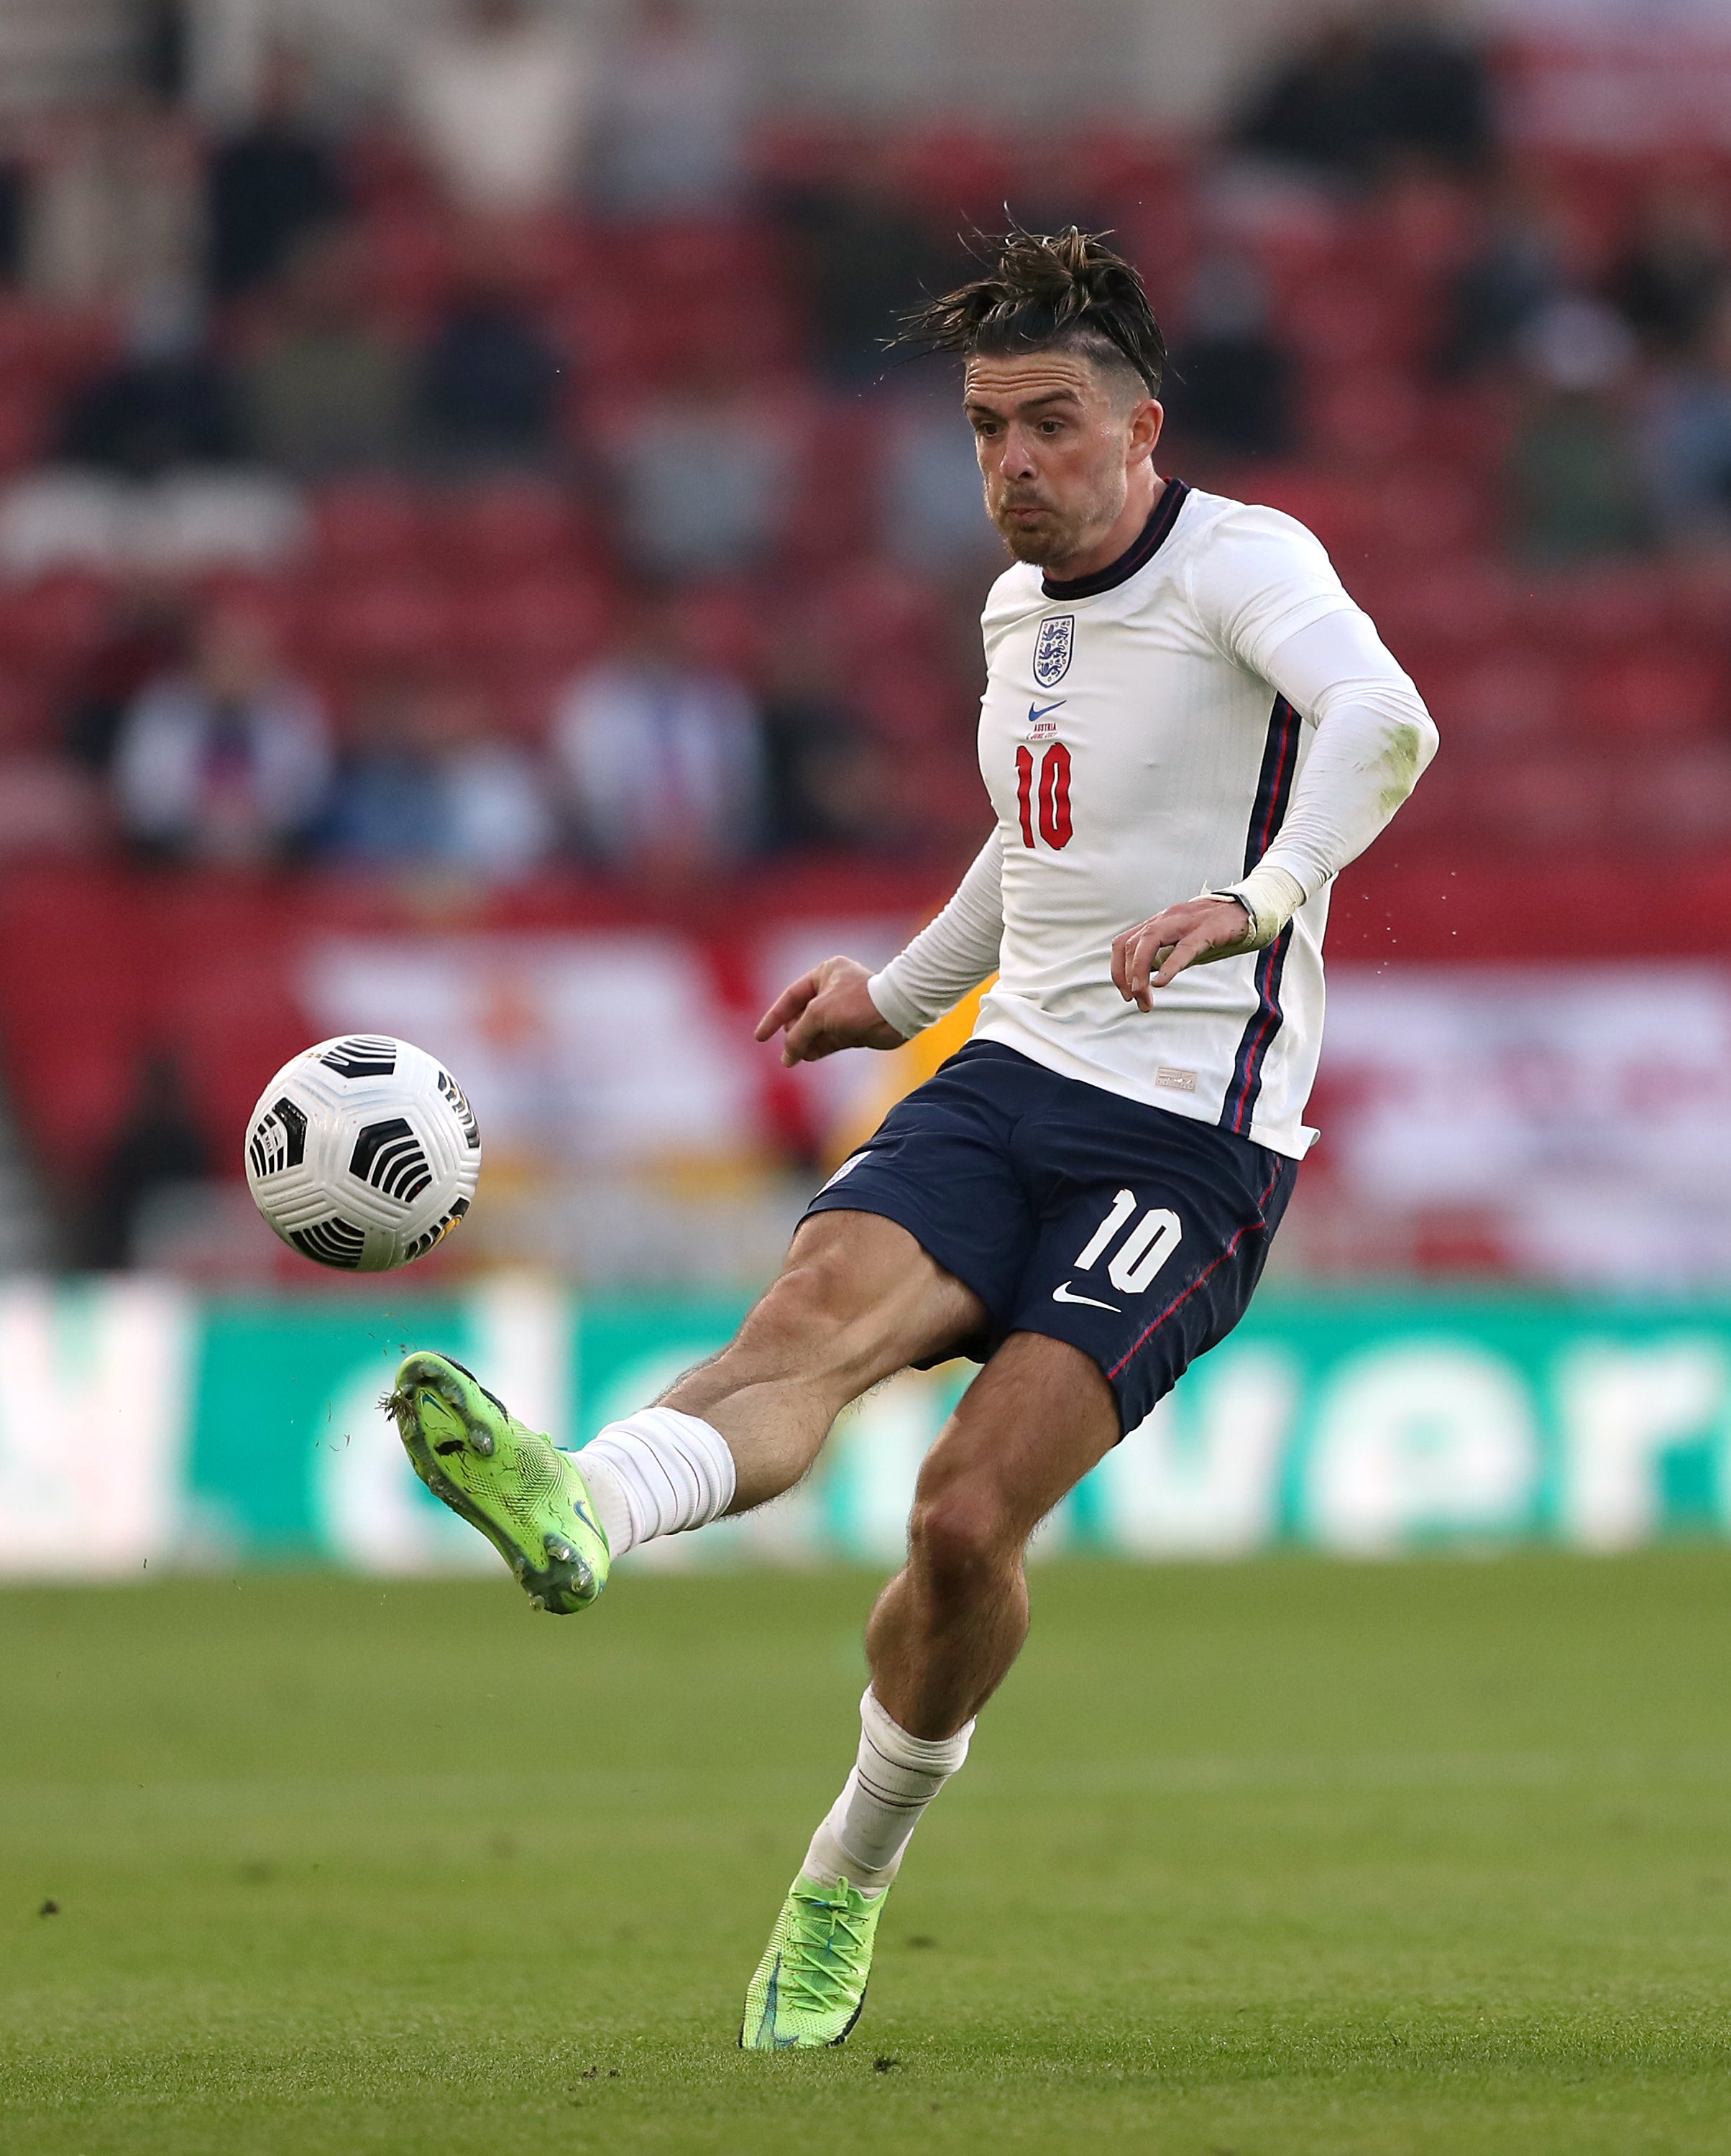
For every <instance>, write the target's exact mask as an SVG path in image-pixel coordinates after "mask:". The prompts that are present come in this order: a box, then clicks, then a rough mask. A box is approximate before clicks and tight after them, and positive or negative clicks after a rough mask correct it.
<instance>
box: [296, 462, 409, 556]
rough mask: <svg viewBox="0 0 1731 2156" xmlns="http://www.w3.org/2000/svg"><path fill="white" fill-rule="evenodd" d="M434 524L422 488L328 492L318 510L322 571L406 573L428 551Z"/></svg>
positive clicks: (372, 485) (401, 485)
mask: <svg viewBox="0 0 1731 2156" xmlns="http://www.w3.org/2000/svg"><path fill="white" fill-rule="evenodd" d="M428 525H429V516H428V511H427V500H426V497H425V495H424V493H423V492H422V491H421V490H420V489H419V488H418V487H413V486H410V485H408V483H407V482H406V481H403V480H393V479H385V478H378V479H366V480H348V481H346V482H345V483H344V484H342V485H337V486H331V487H326V489H325V490H323V491H322V492H321V494H320V495H319V496H318V498H317V500H316V503H315V505H314V526H315V531H316V548H317V557H318V561H319V563H320V566H321V567H323V568H325V569H327V570H331V571H341V572H345V573H347V572H354V571H362V572H370V571H373V570H377V569H380V568H390V569H395V570H399V571H400V570H401V569H402V568H403V567H404V566H405V565H407V564H408V563H409V562H412V561H413V560H414V559H415V558H416V557H418V556H419V554H420V553H421V552H423V550H424V547H425V545H426V542H427V531H428Z"/></svg>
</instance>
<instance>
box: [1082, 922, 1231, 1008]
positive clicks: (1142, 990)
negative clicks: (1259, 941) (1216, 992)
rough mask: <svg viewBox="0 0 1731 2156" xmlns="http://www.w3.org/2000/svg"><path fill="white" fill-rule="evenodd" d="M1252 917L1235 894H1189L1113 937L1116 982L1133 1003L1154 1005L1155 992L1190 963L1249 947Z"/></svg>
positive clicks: (1145, 1006) (1226, 954) (1126, 1000)
mask: <svg viewBox="0 0 1731 2156" xmlns="http://www.w3.org/2000/svg"><path fill="white" fill-rule="evenodd" d="M1249 934H1250V916H1249V914H1248V913H1247V912H1246V911H1245V909H1244V907H1243V906H1240V904H1239V902H1238V901H1237V900H1236V899H1235V898H1189V899H1186V900H1185V901H1184V904H1183V905H1182V906H1168V907H1167V908H1166V910H1165V911H1164V912H1163V913H1157V914H1156V915H1155V916H1154V917H1153V920H1152V921H1143V923H1142V925H1141V927H1139V928H1127V929H1126V930H1125V931H1124V932H1123V934H1122V936H1119V937H1115V938H1114V939H1113V942H1112V985H1113V987H1114V988H1117V992H1118V993H1119V994H1120V995H1121V996H1122V998H1124V1001H1125V1002H1126V1003H1127V1004H1136V1005H1137V1006H1138V1009H1142V1010H1152V1009H1153V1007H1154V997H1153V992H1154V990H1155V989H1156V988H1169V987H1170V985H1171V984H1172V983H1173V982H1174V981H1175V980H1176V979H1177V978H1178V977H1179V974H1180V973H1183V971H1184V968H1185V967H1186V966H1200V965H1205V964H1206V963H1207V962H1208V961H1209V960H1210V958H1228V957H1232V956H1233V954H1234V953H1235V952H1239V951H1243V950H1246V949H1247V948H1248V947H1249V946H1248V944H1247V942H1246V938H1247V937H1248V936H1249Z"/></svg>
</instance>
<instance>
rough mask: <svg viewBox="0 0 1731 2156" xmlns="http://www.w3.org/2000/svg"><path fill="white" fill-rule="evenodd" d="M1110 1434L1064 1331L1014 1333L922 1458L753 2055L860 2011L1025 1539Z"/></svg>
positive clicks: (1006, 1630)
mask: <svg viewBox="0 0 1731 2156" xmlns="http://www.w3.org/2000/svg"><path fill="white" fill-rule="evenodd" d="M1118 1435H1119V1420H1118V1405H1117V1400H1116V1399H1114V1397H1113V1394H1112V1388H1111V1387H1110V1385H1108V1383H1107V1381H1106V1379H1105V1378H1104V1377H1103V1376H1102V1374H1101V1372H1100V1369H1099V1368H1098V1365H1097V1363H1094V1362H1093V1361H1092V1360H1091V1359H1090V1358H1089V1357H1088V1356H1087V1355H1086V1354H1084V1353H1082V1351H1081V1349H1080V1348H1077V1347H1071V1345H1070V1343H1069V1342H1067V1341H1063V1340H1056V1339H1050V1338H1048V1337H1045V1336H1043V1335H1041V1334H1038V1333H1032V1332H1019V1333H1015V1334H1013V1335H1012V1336H1011V1337H1010V1338H1009V1339H1008V1340H1007V1341H1006V1342H1004V1345H1003V1347H1000V1348H999V1350H998V1352H997V1353H996V1354H994V1356H993V1358H992V1359H991V1361H990V1362H989V1363H987V1365H986V1367H985V1368H984V1370H983V1371H982V1372H981V1373H980V1375H979V1377H978V1378H976V1379H975V1380H974V1382H973V1384H972V1385H971V1386H970V1387H969V1388H968V1392H967V1393H966V1394H964V1396H963V1399H962V1400H961V1402H960V1403H959V1404H958V1407H957V1409H956V1412H955V1414H953V1416H952V1418H951V1419H950V1421H949V1423H948V1425H947V1427H946V1428H945V1430H944V1431H943V1435H942V1436H940V1438H939V1439H938V1440H937V1444H936V1445H933V1447H932V1450H931V1452H930V1453H929V1454H928V1455H927V1458H926V1462H925V1466H924V1467H923V1468H922V1471H921V1474H920V1479H919V1485H918V1489H917V1493H916V1496H915V1499H914V1507H913V1512H912V1517H911V1518H910V1521H909V1522H908V1554H907V1564H906V1566H905V1567H904V1568H903V1569H902V1570H901V1572H900V1573H897V1575H896V1578H894V1579H893V1580H891V1583H890V1584H889V1585H888V1587H886V1589H884V1591H883V1594H881V1596H880V1597H879V1598H878V1602H877V1606H876V1609H874V1610H873V1611H872V1614H871V1623H870V1625H868V1627H867V1630H866V1635H865V1649H866V1657H867V1660H868V1661H869V1663H870V1665H871V1686H870V1687H869V1688H868V1689H867V1691H866V1693H865V1697H864V1698H863V1700H862V1701H861V1702H860V1724H861V1730H860V1752H859V1757H858V1759H857V1760H856V1762H855V1767H854V1770H853V1772H852V1773H851V1774H850V1775H849V1776H848V1779H847V1781H846V1784H845V1786H844V1788H843V1789H842V1792H841V1794H840V1796H839V1797H838V1798H837V1799H836V1800H835V1804H834V1805H833V1806H832V1808H831V1809H830V1813H829V1815H828V1816H827V1817H826V1818H825V1819H824V1821H823V1823H822V1825H820V1826H819V1829H818V1830H817V1833H816V1834H815V1835H814V1836H813V1838H812V1842H811V1846H810V1848H809V1850H808V1851H806V1856H805V1861H804V1864H803V1865H802V1866H800V1871H799V1877H798V1878H797V1879H796V1880H795V1881H794V1885H793V1886H792V1888H791V1889H790V1891H789V1892H788V1897H787V1900H786V1901H785V1902H783V1906H782V1911H781V1914H780V1916H779V1917H778V1920H777V1922H776V1926H775V1929H774V1931H773V1933H772V1934H771V1936H770V1940H769V1944H768V1948H767V1949H766V1950H765V1952H764V1955H763V1960H762V1961H761V1962H760V1963H759V1964H758V1969H757V1973H756V1974H755V1975H754V1976H753V1977H752V1982H751V1985H750V1988H749V1989H748V1990H747V1994H746V2010H745V2018H744V2021H743V2024H742V2028H741V2031H740V2042H741V2043H742V2045H744V2046H747V2048H748V2049H751V2050H761V2051H769V2050H786V2049H789V2048H793V2047H794V2046H799V2047H801V2048H810V2047H814V2046H820V2045H830V2044H839V2043H840V2041H841V2040H842V2039H843V2038H844V2037H845V2035H847V2033H848V2031H849V2030H850V2029H851V2028H852V2026H853V2025H854V2023H855V2020H858V2018H859V2015H860V2009H861V2007H862V2005H864V2002H865V1983H866V1979H867V1976H868V1975H869V1974H870V1971H871V1949H872V1943H873V1939H874V1937H875V1934H876V1929H877V1921H878V1917H879V1915H880V1913H881V1910H882V1907H883V1903H884V1898H885V1895H886V1892H887V1890H888V1887H889V1886H890V1882H891V1881H892V1880H893V1879H894V1877H895V1876H896V1871H898V1870H899V1868H900V1866H901V1858H902V1855H903V1852H904V1851H905V1850H906V1849H907V1843H908V1840H909V1838H910V1837H911V1836H912V1833H913V1830H914V1828H915V1827H916V1826H917V1825H918V1824H919V1821H920V1819H921V1816H922V1814H923V1813H924V1811H925V1809H926V1807H927V1805H928V1804H930V1803H931V1801H932V1798H933V1797H935V1796H936V1795H937V1792H938V1791H939V1789H942V1788H943V1784H944V1783H945V1782H946V1781H947V1780H948V1779H949V1777H950V1775H952V1774H953V1773H954V1772H955V1771H956V1769H957V1768H958V1767H959V1766H960V1765H961V1764H962V1762H963V1759H964V1758H966V1757H967V1753H968V1739H969V1738H970V1737H971V1736H972V1734H973V1717H974V1716H975V1715H976V1714H978V1712H979V1710H980V1708H981V1707H984V1704H985V1702H987V1700H989V1698H990V1697H991V1696H992V1694H993V1693H994V1691H996V1690H997V1688H998V1686H999V1684H1001V1683H1002V1681H1004V1676H1005V1674H1006V1673H1007V1672H1008V1671H1009V1666H1010V1664H1011V1663H1012V1662H1013V1661H1014V1660H1015V1658H1016V1656H1017V1655H1018V1654H1019V1653H1020V1651H1021V1646H1022V1642H1023V1641H1024V1640H1025V1638H1026V1637H1027V1633H1028V1585H1027V1579H1026V1577H1025V1572H1024V1560H1025V1553H1026V1550H1027V1547H1028V1543H1029V1540H1030V1537H1031V1536H1032V1535H1033V1533H1034V1531H1035V1528H1036V1527H1038V1526H1039V1524H1040V1522H1041V1521H1042V1520H1043V1519H1044V1518H1045V1516H1046V1514H1047V1513H1048V1512H1050V1511H1051V1509H1052V1507H1054V1506H1055V1505H1056V1504H1057V1503H1058V1502H1059V1501H1060V1500H1061V1498H1062V1497H1064V1496H1066V1494H1067V1493H1068V1492H1069V1491H1071V1489H1072V1488H1074V1486H1076V1483H1077V1482H1079V1481H1081V1478H1082V1476H1084V1475H1086V1473H1087V1472H1088V1471H1089V1469H1090V1468H1091V1467H1092V1466H1095V1465H1096V1464H1097V1462H1098V1461H1099V1460H1101V1459H1102V1458H1103V1457H1104V1455H1106V1453H1107V1452H1108V1451H1109V1450H1111V1448H1112V1446H1113V1445H1115V1444H1116V1443H1117V1440H1118Z"/></svg>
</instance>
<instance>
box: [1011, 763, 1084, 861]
mask: <svg viewBox="0 0 1731 2156" xmlns="http://www.w3.org/2000/svg"><path fill="white" fill-rule="evenodd" d="M1016 807H1017V808H1018V809H1019V810H1020V814H1021V819H1022V844H1024V845H1025V846H1031V845H1032V844H1034V752H1033V750H1032V749H1031V748H1019V749H1018V750H1017V751H1016ZM1070 836H1071V822H1070V752H1069V750H1068V749H1067V748H1066V747H1065V746H1064V744H1063V742H1052V744H1051V746H1050V747H1049V748H1048V749H1047V750H1046V752H1045V755H1044V756H1043V757H1041V758H1040V837H1041V838H1042V839H1045V843H1046V844H1047V845H1049V846H1050V847H1051V848H1052V849H1053V850H1054V851H1055V852H1058V851H1061V850H1062V849H1063V848H1064V847H1066V846H1067V845H1068V844H1070Z"/></svg>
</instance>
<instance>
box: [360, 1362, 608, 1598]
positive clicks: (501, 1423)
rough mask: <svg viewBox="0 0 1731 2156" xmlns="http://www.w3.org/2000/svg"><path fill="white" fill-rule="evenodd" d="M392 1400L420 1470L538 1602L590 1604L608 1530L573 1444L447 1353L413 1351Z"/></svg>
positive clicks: (604, 1566)
mask: <svg viewBox="0 0 1731 2156" xmlns="http://www.w3.org/2000/svg"><path fill="white" fill-rule="evenodd" d="M384 1406H385V1409H386V1411H387V1412H388V1414H390V1415H391V1417H392V1418H393V1420H394V1421H395V1423H396V1424H397V1433H398V1436H399V1437H401V1439H402V1440H403V1450H405V1451H406V1452H407V1453H408V1458H409V1464H410V1466H413V1469H414V1471H415V1473H416V1474H417V1475H419V1476H420V1478H421V1480H422V1481H423V1482H424V1483H425V1484H426V1486H427V1487H428V1488H429V1490H430V1491H432V1492H433V1494H434V1496H435V1497H437V1498H439V1500H440V1501H441V1502H442V1503H444V1504H446V1505H449V1507H450V1508H451V1510H452V1511H453V1512H455V1513H456V1514H457V1515H458V1516H459V1517H460V1518H462V1519H465V1520H467V1521H468V1522H469V1524H470V1527H478V1528H479V1529H480V1532H482V1534H484V1535H485V1537H486V1538H487V1540H488V1541H489V1542H490V1543H491V1544H492V1545H493V1547H494V1548H495V1549H496V1550H497V1551H498V1553H499V1554H500V1556H501V1557H502V1558H504V1559H505V1562H506V1563H507V1564H508V1565H509V1566H510V1567H511V1573H512V1574H513V1576H514V1577H515V1578H516V1583H517V1584H518V1586H519V1587H521V1589H523V1591H524V1593H525V1594H527V1596H528V1597H529V1599H530V1602H531V1603H532V1605H533V1606H534V1607H535V1608H536V1609H547V1610H550V1611H551V1612H552V1614H554V1615H555V1616H557V1617H564V1616H568V1615H569V1614H571V1612H572V1611H573V1610H576V1609H588V1606H589V1604H590V1603H592V1602H593V1600H594V1599H595V1598H596V1596H597V1595H598V1594H600V1592H601V1590H602V1589H603V1588H604V1587H605V1586H606V1584H607V1570H608V1563H609V1554H608V1548H607V1537H606V1535H605V1534H604V1532H602V1528H601V1524H600V1522H599V1521H598V1519H597V1517H596V1516H595V1507H594V1506H593V1503H592V1502H591V1501H590V1497H589V1490H588V1484H587V1483H586V1482H585V1481H584V1480H583V1474H582V1471H581V1470H580V1469H579V1468H578V1464H577V1462H576V1460H574V1459H573V1457H572V1455H570V1454H569V1453H568V1452H561V1451H560V1450H559V1449H558V1447H557V1445H554V1444H553V1443H552V1440H550V1439H548V1438H545V1437H543V1436H542V1435H541V1434H540V1433H539V1431H537V1430H530V1429H529V1428H528V1427H527V1426H526V1424H522V1423H520V1422H519V1421H518V1420H517V1419H516V1416H515V1415H513V1414H511V1413H510V1412H509V1411H508V1410H507V1409H506V1406H505V1404H504V1403H503V1402H502V1401H501V1400H499V1399H496V1398H495V1397H494V1395H493V1394H491V1393H490V1392H488V1391H487V1389H486V1388H485V1386H484V1385H482V1384H481V1383H479V1381H478V1380H477V1379H476V1378H475V1376H474V1374H473V1373H471V1372H470V1371H468V1370H465V1368H463V1365H462V1364H461V1363H454V1362H453V1361H452V1360H451V1358H449V1356H448V1355H433V1354H426V1353H421V1354H415V1355H411V1356H409V1358H408V1360H407V1361H406V1362H405V1363H403V1366H402V1368H400V1369H399V1370H398V1373H397V1383H396V1388H395V1389H394V1390H393V1392H392V1393H391V1394H389V1395H388V1398H387V1399H386V1400H385V1402H384Z"/></svg>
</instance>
